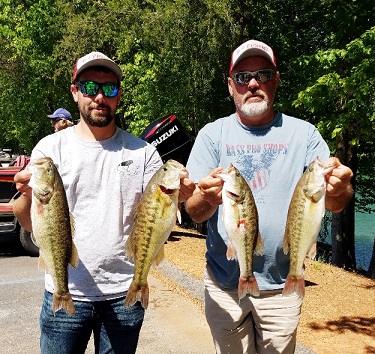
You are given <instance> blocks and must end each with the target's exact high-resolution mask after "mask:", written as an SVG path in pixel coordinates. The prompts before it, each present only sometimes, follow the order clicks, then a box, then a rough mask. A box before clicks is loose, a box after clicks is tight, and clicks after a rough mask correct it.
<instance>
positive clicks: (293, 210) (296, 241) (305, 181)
mask: <svg viewBox="0 0 375 354" xmlns="http://www.w3.org/2000/svg"><path fill="white" fill-rule="evenodd" d="M334 168H335V166H325V165H324V164H323V163H322V162H321V161H320V160H319V159H318V158H316V159H315V160H314V161H312V162H311V163H310V164H309V166H308V167H307V169H306V171H305V172H304V174H303V175H302V176H301V178H300V179H299V181H298V183H297V185H296V187H295V189H294V193H293V196H292V200H291V202H290V205H289V210H288V216H287V222H286V228H285V234H284V240H283V250H284V253H285V254H288V253H290V266H289V274H288V276H287V279H286V282H285V285H284V289H283V293H282V294H283V295H284V296H287V295H291V294H293V293H297V294H298V295H299V296H300V297H304V295H305V278H304V275H303V265H304V260H305V258H306V256H308V257H309V258H315V255H316V241H317V237H318V234H319V231H320V228H321V223H322V219H323V217H324V213H325V194H326V181H325V177H324V176H325V175H326V174H327V173H329V172H331V171H332V170H333V169H334Z"/></svg>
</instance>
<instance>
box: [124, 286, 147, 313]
mask: <svg viewBox="0 0 375 354" xmlns="http://www.w3.org/2000/svg"><path fill="white" fill-rule="evenodd" d="M148 298H149V288H148V284H147V283H146V284H145V285H143V286H140V285H137V284H136V283H135V282H134V280H133V281H132V283H131V284H130V287H129V290H128V292H127V293H126V297H125V300H124V305H125V307H130V306H133V305H134V304H135V303H136V302H137V301H139V300H140V301H141V305H142V307H143V308H145V309H146V308H147V307H148Z"/></svg>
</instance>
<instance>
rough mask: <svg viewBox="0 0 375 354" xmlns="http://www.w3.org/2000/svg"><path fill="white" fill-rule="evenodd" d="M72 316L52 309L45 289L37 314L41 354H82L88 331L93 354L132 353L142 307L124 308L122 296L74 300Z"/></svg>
mask: <svg viewBox="0 0 375 354" xmlns="http://www.w3.org/2000/svg"><path fill="white" fill-rule="evenodd" d="M74 305H75V307H76V314H75V316H69V315H67V314H66V313H65V311H64V310H59V311H57V312H56V313H55V315H54V314H53V312H52V294H51V293H49V292H47V291H45V293H44V302H43V306H42V312H41V314H40V333H41V334H40V349H41V353H42V354H83V353H85V350H86V347H87V343H88V341H89V339H90V336H91V333H93V334H94V344H95V353H96V354H118V353H121V354H133V353H135V351H136V349H137V344H138V338H139V332H140V330H141V327H142V323H143V318H144V309H143V307H142V306H141V304H140V303H139V302H136V303H135V304H134V305H133V306H131V307H129V308H126V307H125V306H124V297H122V298H118V299H114V300H107V301H97V302H83V301H74Z"/></svg>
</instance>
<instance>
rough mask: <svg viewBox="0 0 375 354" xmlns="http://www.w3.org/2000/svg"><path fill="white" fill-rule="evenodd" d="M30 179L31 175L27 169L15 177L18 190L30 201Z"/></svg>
mask: <svg viewBox="0 0 375 354" xmlns="http://www.w3.org/2000/svg"><path fill="white" fill-rule="evenodd" d="M30 178H31V173H30V171H29V170H28V169H27V168H25V169H24V170H21V171H19V172H18V173H16V175H15V176H14V183H15V184H16V188H17V190H18V191H19V192H20V193H21V194H22V195H24V196H26V197H28V198H29V199H31V187H30V186H29V181H30Z"/></svg>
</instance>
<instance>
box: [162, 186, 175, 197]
mask: <svg viewBox="0 0 375 354" xmlns="http://www.w3.org/2000/svg"><path fill="white" fill-rule="evenodd" d="M159 188H160V190H161V191H162V192H163V193H164V194H166V195H172V194H173V193H174V192H175V191H176V190H177V189H172V188H166V187H164V186H162V185H161V184H159Z"/></svg>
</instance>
